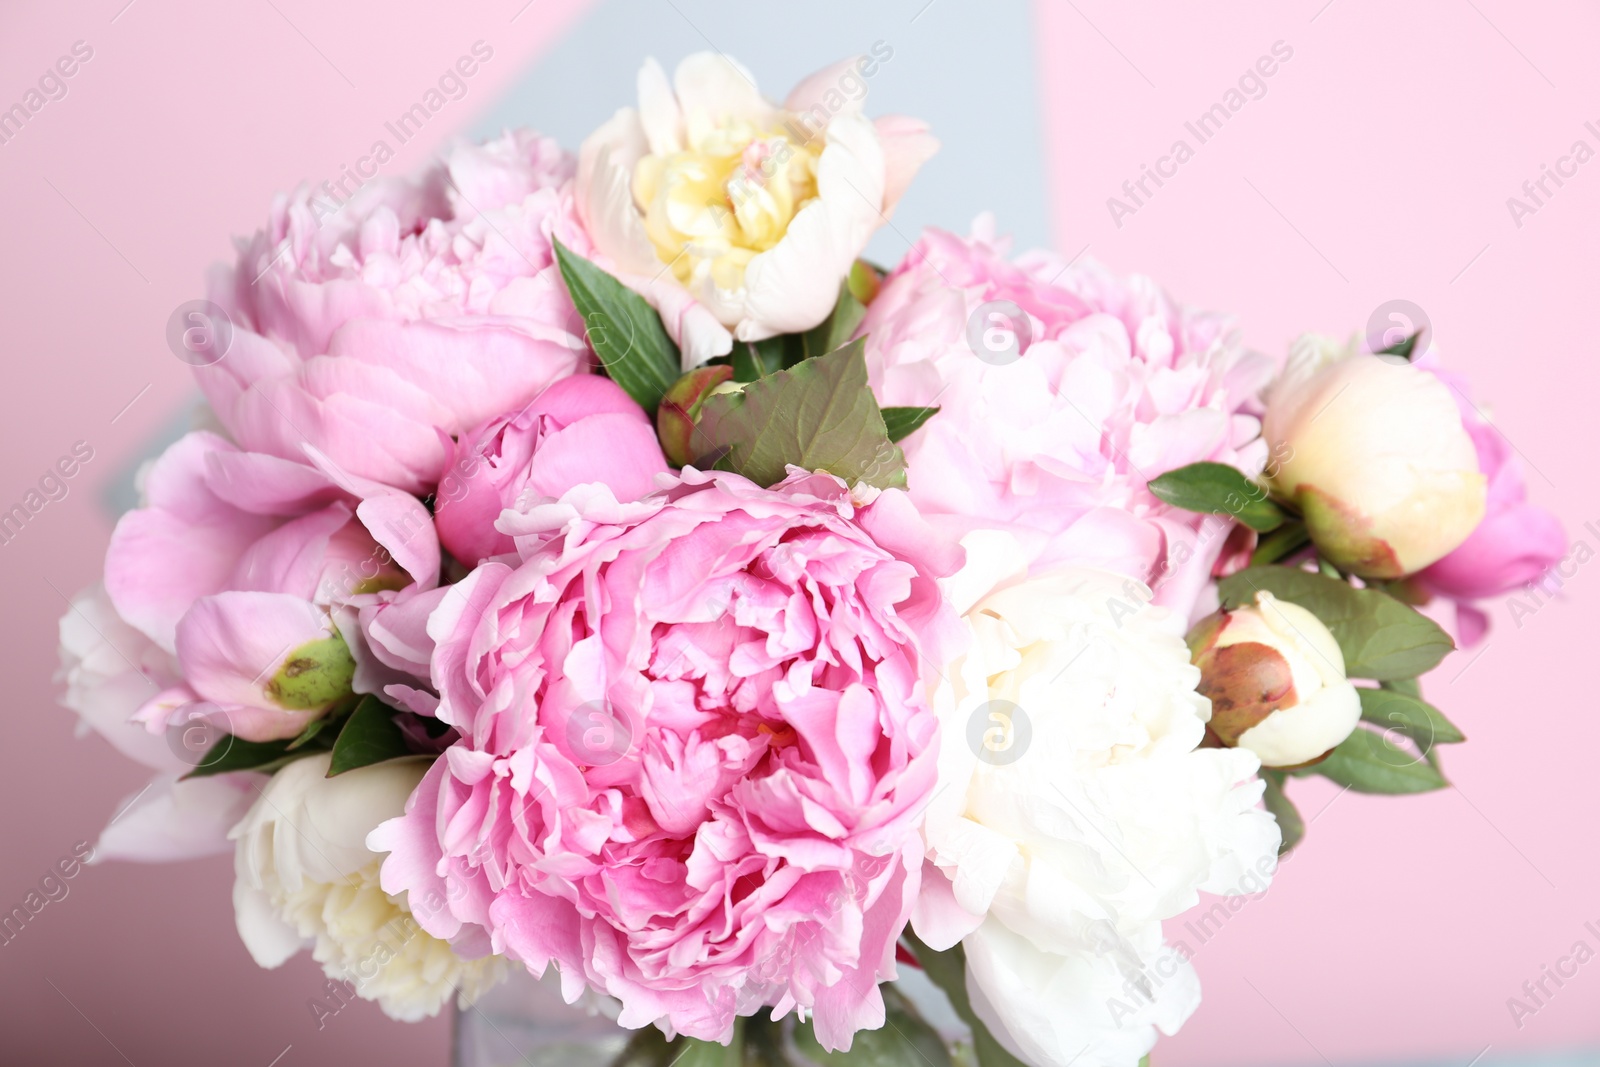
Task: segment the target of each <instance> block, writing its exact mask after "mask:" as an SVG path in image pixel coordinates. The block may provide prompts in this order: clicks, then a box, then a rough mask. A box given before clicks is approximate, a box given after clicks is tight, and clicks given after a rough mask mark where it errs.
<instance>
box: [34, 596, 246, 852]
mask: <svg viewBox="0 0 1600 1067" xmlns="http://www.w3.org/2000/svg"><path fill="white" fill-rule="evenodd" d="M60 635H61V653H60V654H61V672H60V674H59V676H58V677H59V679H60V680H61V681H64V682H66V692H65V693H63V694H62V697H61V702H62V703H63V704H65V705H66V706H67V707H68V708H70V709H72V710H73V711H75V712H77V714H78V717H79V718H78V734H79V736H82V735H83V734H84V733H87V732H88V731H90V730H93V731H94V732H95V733H97V734H99V735H100V736H102V737H104V738H105V739H106V740H107V741H109V742H110V743H111V744H112V745H113V746H114V747H115V748H116V749H117V751H118V752H121V753H122V754H123V755H124V756H127V757H128V758H129V759H131V760H134V761H135V762H138V763H142V764H144V765H145V766H146V767H148V768H150V769H151V770H152V771H154V772H155V774H154V776H153V777H152V778H151V779H150V781H149V782H147V783H146V784H145V785H144V786H143V787H142V788H140V789H139V790H137V791H136V792H134V793H132V794H130V795H129V796H126V797H123V798H122V799H121V800H119V801H118V802H117V804H116V807H115V809H114V814H113V815H112V818H111V821H110V822H109V823H108V824H107V825H106V828H105V829H104V830H103V831H101V834H100V839H99V840H98V841H97V842H96V843H95V846H94V861H95V862H98V861H100V860H107V859H116V860H132V861H136V862H146V863H149V862H160V861H165V860H186V859H193V858H195V857H197V856H209V855H212V854H214V853H218V852H225V851H227V850H228V849H229V848H230V847H231V846H230V845H229V844H228V830H229V829H230V828H232V826H233V824H234V823H236V822H238V821H239V819H240V818H241V817H242V816H243V815H244V813H245V812H246V811H247V810H249V807H250V804H251V802H252V801H253V800H254V799H255V797H256V790H257V789H258V787H259V786H260V784H261V783H262V782H264V781H265V778H264V777H263V776H262V775H259V774H254V773H251V772H248V771H243V772H235V773H232V774H219V775H214V776H211V777H205V778H189V779H185V778H184V777H183V775H184V773H185V772H187V771H189V770H190V769H191V768H192V767H193V765H194V761H193V759H192V758H190V759H185V758H183V757H185V756H191V755H192V753H190V752H189V749H188V746H187V745H186V741H187V740H188V739H187V738H185V737H184V736H182V729H183V728H182V727H175V728H174V729H173V730H171V731H168V732H167V733H166V734H165V735H162V734H152V733H151V732H150V731H148V730H146V729H144V728H143V727H142V726H140V725H139V724H138V723H135V722H134V721H133V716H134V713H135V712H137V711H138V710H139V708H140V706H141V705H143V704H144V703H145V702H146V701H147V700H149V699H150V698H151V697H153V696H155V695H156V694H157V693H159V692H160V691H161V690H162V689H163V688H165V687H168V686H172V685H175V684H177V682H178V681H179V674H178V664H177V661H176V660H175V659H173V657H172V654H171V653H170V652H168V651H167V650H165V649H163V648H161V647H160V646H159V645H157V644H156V643H155V642H154V641H152V640H150V638H149V637H148V636H146V635H145V634H144V633H141V632H140V631H139V630H136V629H134V628H133V627H132V626H129V625H128V624H127V622H125V621H124V620H123V619H122V617H121V616H119V615H118V614H117V611H116V608H114V607H113V606H112V605H111V601H110V599H109V598H108V597H107V596H106V592H105V589H104V588H102V587H100V586H96V587H94V588H91V589H86V590H84V591H83V592H82V593H79V594H78V595H77V596H76V597H74V598H73V600H72V604H71V606H70V607H69V608H68V609H67V613H66V614H65V615H63V616H62V617H61V626H60Z"/></svg>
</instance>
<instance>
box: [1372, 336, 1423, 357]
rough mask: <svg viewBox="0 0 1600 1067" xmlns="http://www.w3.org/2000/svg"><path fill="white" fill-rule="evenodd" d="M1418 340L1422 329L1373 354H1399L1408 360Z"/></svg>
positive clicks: (1420, 338) (1420, 337)
mask: <svg viewBox="0 0 1600 1067" xmlns="http://www.w3.org/2000/svg"><path fill="white" fill-rule="evenodd" d="M1420 340H1422V331H1421V330H1418V331H1417V332H1416V333H1414V334H1412V335H1411V336H1410V337H1407V338H1406V339H1405V340H1404V341H1396V342H1395V343H1394V344H1392V345H1390V346H1389V347H1388V348H1383V349H1379V350H1378V351H1377V352H1375V353H1373V354H1374V355H1378V356H1400V357H1401V358H1402V359H1405V360H1407V361H1409V360H1410V359H1411V354H1412V353H1413V352H1415V351H1416V348H1417V342H1418V341H1420Z"/></svg>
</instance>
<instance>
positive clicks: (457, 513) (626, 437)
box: [434, 374, 667, 567]
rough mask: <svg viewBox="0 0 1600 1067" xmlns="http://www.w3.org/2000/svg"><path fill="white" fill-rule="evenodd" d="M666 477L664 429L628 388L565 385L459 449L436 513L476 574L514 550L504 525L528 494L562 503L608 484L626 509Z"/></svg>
mask: <svg viewBox="0 0 1600 1067" xmlns="http://www.w3.org/2000/svg"><path fill="white" fill-rule="evenodd" d="M666 470H667V458H666V457H665V456H663V455H662V454H661V445H660V443H659V442H658V441H657V440H656V429H655V426H653V425H652V424H651V422H650V417H649V416H648V415H646V414H645V412H644V409H643V408H641V407H640V406H639V405H638V403H637V402H635V401H634V400H633V398H632V397H630V396H628V394H627V393H625V392H624V391H623V390H622V387H621V386H619V385H617V383H615V382H613V381H612V380H611V379H609V378H602V377H600V376H599V375H597V374H580V375H575V376H573V377H571V378H564V379H562V380H561V381H559V382H556V383H555V384H554V385H552V386H551V387H550V388H548V389H546V390H545V391H544V392H542V393H540V394H539V396H538V397H537V398H535V399H534V401H533V402H532V403H530V404H529V405H528V406H527V407H525V408H523V409H522V410H521V411H518V412H513V413H512V414H509V415H502V416H500V417H499V418H495V419H490V420H489V421H488V422H486V423H484V424H482V425H481V426H475V427H473V428H472V429H471V430H469V431H467V432H466V433H464V434H462V435H461V438H460V439H459V440H458V441H456V442H454V444H453V445H452V448H451V457H450V466H449V468H448V469H447V470H446V471H445V474H444V477H442V478H441V479H439V491H438V494H437V498H436V502H435V505H434V521H435V523H436V524H437V525H438V528H439V540H440V541H441V542H442V543H443V544H444V547H445V548H447V549H449V550H450V554H451V555H453V556H455V558H456V559H458V560H460V561H461V562H462V563H465V564H466V565H467V566H469V567H471V566H475V565H476V564H477V563H478V562H479V561H480V560H482V559H484V558H486V557H488V556H496V555H500V554H502V553H505V552H510V551H511V550H512V547H513V546H512V544H511V538H510V537H509V536H507V535H506V534H503V533H501V532H500V531H499V530H496V529H495V527H494V524H495V520H496V519H498V518H499V517H500V512H502V511H504V510H505V509H506V508H509V507H511V506H512V505H513V504H515V503H516V502H517V498H518V497H519V496H521V495H522V494H523V493H524V492H532V493H534V494H535V495H537V496H544V497H559V496H561V494H563V493H565V492H566V491H567V490H568V489H571V488H572V487H573V486H575V485H579V484H581V483H583V482H604V483H605V484H606V485H608V486H610V487H611V492H612V494H613V495H614V496H616V498H617V499H618V500H637V499H639V498H640V497H642V496H644V495H645V494H646V493H649V492H650V491H651V490H653V489H654V488H655V475H657V474H660V473H664V472H665V471H666Z"/></svg>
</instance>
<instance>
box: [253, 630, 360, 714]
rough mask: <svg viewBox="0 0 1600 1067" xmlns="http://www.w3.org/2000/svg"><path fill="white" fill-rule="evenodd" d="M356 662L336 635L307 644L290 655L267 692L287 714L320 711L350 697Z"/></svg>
mask: <svg viewBox="0 0 1600 1067" xmlns="http://www.w3.org/2000/svg"><path fill="white" fill-rule="evenodd" d="M355 673H356V661H355V660H354V659H353V658H352V657H351V655H350V649H349V646H347V645H346V644H345V643H344V638H343V637H341V636H340V635H339V634H338V633H334V635H333V636H332V637H323V638H319V639H318V640H315V641H307V642H306V643H305V644H303V645H301V646H300V647H299V648H297V649H295V650H294V651H293V652H290V653H289V655H288V657H287V658H286V659H285V660H284V662H283V666H281V667H279V668H278V673H276V674H274V675H273V676H272V680H271V681H270V682H268V683H267V692H268V694H270V695H271V697H272V699H273V700H275V701H276V702H277V703H278V706H279V707H282V708H286V709H288V710H290V711H320V710H323V709H326V708H330V707H332V706H333V705H334V704H336V703H338V702H339V701H340V700H341V699H343V698H344V697H347V696H349V695H350V694H351V692H352V690H351V688H350V683H351V681H352V680H353V679H354V678H355Z"/></svg>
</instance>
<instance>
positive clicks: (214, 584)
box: [105, 432, 439, 741]
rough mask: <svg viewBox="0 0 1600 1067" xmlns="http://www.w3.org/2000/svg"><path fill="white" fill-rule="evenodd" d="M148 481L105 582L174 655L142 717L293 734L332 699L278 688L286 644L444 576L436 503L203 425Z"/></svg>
mask: <svg viewBox="0 0 1600 1067" xmlns="http://www.w3.org/2000/svg"><path fill="white" fill-rule="evenodd" d="M143 489H144V493H145V497H146V502H145V506H143V507H141V508H137V509H135V510H134V511H130V512H129V513H128V514H126V515H124V516H123V517H122V519H121V520H120V521H119V522H118V523H117V528H116V531H115V532H114V533H113V534H112V536H111V545H110V547H109V548H108V549H107V551H106V579H105V581H106V590H107V592H108V593H109V595H110V599H111V601H112V603H113V604H114V605H115V607H116V610H117V612H118V613H119V615H120V616H121V617H122V618H123V619H126V620H127V622H128V624H130V625H131V626H133V627H135V628H136V629H137V630H139V631H140V632H141V633H142V634H143V635H144V636H145V637H147V638H148V639H149V640H150V641H152V642H153V643H154V644H155V645H156V646H157V647H159V648H160V649H163V650H165V651H166V652H168V653H172V654H174V655H175V656H176V666H177V671H176V673H177V674H178V676H179V679H180V680H178V681H176V682H175V683H174V684H172V685H170V686H169V687H167V688H165V689H163V690H162V691H161V692H159V693H156V694H153V695H151V696H150V697H149V698H148V699H147V701H146V702H145V704H144V706H143V707H142V708H141V709H140V711H139V714H138V718H139V719H140V720H141V721H143V722H145V723H146V724H147V725H148V726H149V727H150V729H151V730H152V731H157V730H163V729H165V728H166V727H168V726H169V725H172V724H175V723H178V722H183V721H188V720H190V719H193V718H202V719H205V720H206V721H209V722H212V723H214V724H215V725H216V726H218V727H221V728H223V729H225V730H227V731H228V732H229V733H232V734H235V735H237V736H239V737H243V738H245V739H247V740H251V741H268V740H273V739H277V738H284V737H293V736H295V734H297V733H299V732H300V730H301V729H303V728H304V727H305V725H306V724H307V723H308V722H310V721H311V720H312V719H315V718H316V717H318V716H319V715H321V714H322V713H323V712H324V711H326V710H327V708H326V707H315V706H294V705H295V703H296V702H294V701H287V702H286V701H285V700H284V699H282V698H281V696H280V694H277V693H275V692H274V691H273V685H274V678H275V676H276V674H277V672H278V671H279V670H280V669H281V668H282V666H283V665H284V663H285V661H286V659H287V657H288V656H289V654H290V653H292V652H294V651H295V650H297V649H300V648H301V647H303V646H305V645H307V644H308V643H311V642H315V641H322V640H327V639H331V638H333V637H335V636H337V635H338V629H337V626H336V624H335V622H334V620H333V611H334V609H335V608H336V607H338V606H340V605H343V604H346V603H349V602H351V601H353V600H356V599H358V598H360V597H362V596H363V595H371V594H374V593H376V592H377V591H379V590H384V589H388V590H393V589H399V588H402V587H405V586H408V585H411V584H412V583H413V582H417V583H420V584H421V585H422V586H424V587H432V586H433V585H435V584H436V583H437V581H438V572H439V546H438V542H437V539H436V537H435V535H434V531H433V524H432V522H431V521H430V519H429V517H428V513H427V510H426V509H425V508H424V507H423V506H422V503H421V502H420V501H418V500H417V499H416V498H414V497H411V496H408V495H406V494H404V493H400V492H397V491H394V490H390V489H388V488H387V487H385V486H381V485H377V484H375V483H368V482H361V481H353V482H352V481H344V482H341V481H338V480H336V479H335V477H334V476H332V475H330V474H329V473H327V472H324V471H322V470H319V469H318V468H316V467H314V466H309V465H306V464H300V463H294V462H292V461H290V460H286V459H280V458H278V457H276V456H270V455H263V454H261V453H252V452H245V451H242V450H240V449H239V448H238V447H236V446H235V445H233V444H231V443H229V442H228V441H225V440H223V439H222V438H220V437H217V436H216V435H214V434H210V433H204V432H197V433H191V434H189V435H188V436H186V437H184V438H183V439H182V440H180V441H178V442H177V443H176V444H174V445H173V446H172V447H171V448H169V449H167V451H166V452H165V453H163V454H162V455H161V457H160V458H159V459H157V460H156V461H155V462H154V463H153V464H152V465H151V466H150V468H149V469H148V470H147V471H146V472H145V474H144V479H143ZM301 703H303V702H301ZM286 704H287V706H286Z"/></svg>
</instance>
